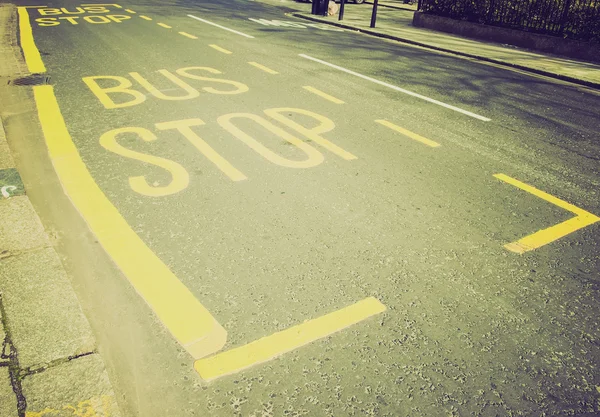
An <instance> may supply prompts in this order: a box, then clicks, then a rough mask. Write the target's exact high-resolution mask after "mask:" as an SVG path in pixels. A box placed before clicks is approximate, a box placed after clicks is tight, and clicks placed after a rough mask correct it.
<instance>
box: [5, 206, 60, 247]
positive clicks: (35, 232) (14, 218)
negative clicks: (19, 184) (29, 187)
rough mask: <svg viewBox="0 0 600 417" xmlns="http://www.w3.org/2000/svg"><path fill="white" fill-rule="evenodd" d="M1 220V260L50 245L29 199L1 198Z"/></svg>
mask: <svg viewBox="0 0 600 417" xmlns="http://www.w3.org/2000/svg"><path fill="white" fill-rule="evenodd" d="M0 219H2V221H1V222H0V258H3V257H6V256H10V255H11V254H13V255H14V254H17V253H20V252H23V251H27V250H31V249H35V248H40V247H46V246H49V245H50V241H49V240H48V237H47V235H46V233H45V231H44V227H43V226H42V223H41V222H40V220H39V218H38V216H37V214H36V213H35V210H34V209H33V207H32V206H31V203H30V202H29V199H28V198H27V197H25V196H17V197H11V198H1V199H0Z"/></svg>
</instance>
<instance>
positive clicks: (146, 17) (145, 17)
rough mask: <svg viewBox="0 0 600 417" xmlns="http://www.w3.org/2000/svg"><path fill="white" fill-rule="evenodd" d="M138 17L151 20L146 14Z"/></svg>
mask: <svg viewBox="0 0 600 417" xmlns="http://www.w3.org/2000/svg"><path fill="white" fill-rule="evenodd" d="M140 17H141V18H142V19H144V20H148V21H150V20H152V18H151V17H148V16H144V15H140Z"/></svg>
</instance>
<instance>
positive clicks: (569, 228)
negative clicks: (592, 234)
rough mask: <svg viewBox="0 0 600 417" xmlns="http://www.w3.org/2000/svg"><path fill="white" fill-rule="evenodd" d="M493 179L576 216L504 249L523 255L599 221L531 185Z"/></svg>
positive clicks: (501, 178) (500, 176)
mask: <svg viewBox="0 0 600 417" xmlns="http://www.w3.org/2000/svg"><path fill="white" fill-rule="evenodd" d="M494 177H496V178H497V179H499V180H501V181H504V182H506V183H508V184H511V185H514V186H515V187H517V188H520V189H521V190H523V191H527V192H528V193H530V194H533V195H535V196H536V197H539V198H541V199H542V200H545V201H547V202H549V203H552V204H554V205H556V206H558V207H560V208H562V209H565V210H568V211H570V212H571V213H574V214H576V217H573V218H571V219H569V220H566V221H564V222H562V223H559V224H556V225H554V226H552V227H549V228H547V229H543V230H540V231H538V232H535V233H533V234H531V235H528V236H525V237H524V238H522V239H519V240H517V241H516V242H511V243H507V244H506V245H504V247H505V248H506V249H508V250H509V251H511V252H515V253H519V254H522V253H525V252H528V251H531V250H534V249H537V248H539V247H541V246H544V245H547V244H548V243H551V242H554V241H555V240H558V239H560V238H561V237H564V236H566V235H568V234H570V233H573V232H575V231H577V230H579V229H582V228H584V227H586V226H589V225H591V224H594V223H596V222H598V221H600V217H598V216H595V215H593V214H592V213H589V212H587V211H585V210H583V209H580V208H579V207H577V206H574V205H573V204H570V203H567V202H566V201H563V200H561V199H559V198H556V197H554V196H552V195H550V194H548V193H545V192H544V191H541V190H538V189H537V188H535V187H532V186H531V185H528V184H525V183H523V182H521V181H519V180H516V179H514V178H511V177H509V176H508V175H504V174H494Z"/></svg>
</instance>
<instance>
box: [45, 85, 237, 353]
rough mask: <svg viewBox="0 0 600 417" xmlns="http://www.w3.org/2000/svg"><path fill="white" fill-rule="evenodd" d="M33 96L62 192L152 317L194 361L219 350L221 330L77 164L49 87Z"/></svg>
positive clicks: (223, 337)
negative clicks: (145, 305) (159, 322)
mask: <svg viewBox="0 0 600 417" xmlns="http://www.w3.org/2000/svg"><path fill="white" fill-rule="evenodd" d="M33 94H34V98H35V103H36V106H37V111H38V116H39V120H40V124H41V126H42V131H43V133H44V137H45V139H46V145H47V147H48V151H49V154H50V159H51V160H52V163H53V165H54V169H55V170H56V173H57V175H58V177H59V179H60V182H61V183H62V186H63V189H64V190H65V193H66V194H67V195H68V196H69V198H70V199H71V201H72V202H73V205H74V206H75V207H76V208H77V210H78V211H79V213H80V214H81V216H82V217H83V218H84V219H85V221H86V222H87V224H88V226H89V228H90V230H91V231H92V232H93V233H94V234H95V235H96V237H97V239H98V241H99V242H100V244H101V245H102V246H103V247H104V250H106V252H107V253H108V254H109V256H110V257H111V258H112V259H113V261H114V262H115V264H116V265H117V266H118V267H119V268H120V269H121V271H122V272H123V274H124V275H125V276H126V277H127V279H128V280H129V282H130V283H131V284H132V285H133V287H134V288H135V289H136V291H137V292H138V294H140V296H141V297H142V298H143V299H144V300H145V301H146V303H148V305H149V306H150V307H151V308H152V310H153V311H154V313H155V314H156V316H157V317H158V318H159V319H160V320H161V321H162V322H163V324H164V325H165V327H166V328H167V329H168V330H169V331H170V332H171V334H172V335H173V336H174V337H175V339H177V341H178V342H179V343H181V345H182V346H183V347H184V348H185V349H186V350H187V351H188V352H189V353H190V354H191V355H192V356H193V357H194V358H195V359H200V358H203V357H205V356H207V355H210V354H212V353H214V352H217V351H218V350H220V349H221V348H222V347H223V345H224V344H225V342H226V339H227V332H226V331H225V329H223V327H221V325H220V324H219V323H218V322H217V321H216V320H215V319H214V317H213V316H212V315H211V314H210V313H209V312H208V310H206V308H205V307H204V306H203V305H202V304H200V302H199V301H198V300H197V299H196V298H195V297H194V296H193V294H192V293H191V292H190V291H189V290H188V289H187V288H186V287H185V285H183V283H181V281H179V280H178V279H177V277H176V276H175V275H174V274H173V273H172V272H171V271H170V270H169V268H168V267H167V266H166V265H165V264H164V263H163V262H162V261H161V260H160V259H159V258H158V257H157V256H156V255H155V254H154V253H153V252H152V250H150V248H148V246H146V244H145V243H144V242H143V241H142V240H141V239H140V238H139V236H138V235H137V234H136V233H135V232H134V231H133V230H132V229H131V227H130V226H129V224H128V223H127V222H126V221H125V219H124V218H123V217H122V216H121V214H120V213H119V211H118V210H117V209H116V208H115V206H113V205H112V204H111V202H110V201H109V200H108V198H106V196H105V195H104V193H103V192H102V190H101V189H100V188H99V187H98V185H97V184H96V183H95V182H94V179H93V178H92V176H91V175H90V173H89V171H88V170H87V168H86V166H85V164H84V163H83V161H82V160H81V156H80V155H79V152H77V148H76V147H75V144H74V143H73V140H72V139H71V136H70V135H69V131H68V130H67V127H66V125H65V121H64V119H63V117H62V114H61V112H60V108H59V107H58V103H57V101H56V97H55V95H54V89H53V87H52V86H49V85H45V86H35V87H33Z"/></svg>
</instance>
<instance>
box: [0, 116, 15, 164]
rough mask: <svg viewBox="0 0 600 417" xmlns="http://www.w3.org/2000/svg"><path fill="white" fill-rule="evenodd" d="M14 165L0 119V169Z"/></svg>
mask: <svg viewBox="0 0 600 417" xmlns="http://www.w3.org/2000/svg"><path fill="white" fill-rule="evenodd" d="M1 111H2V110H1V109H0V112H1ZM14 166H15V162H14V161H13V159H12V156H11V154H10V149H9V148H8V143H7V142H6V134H5V132H4V127H3V126H2V121H1V120H0V170H1V169H7V168H13V167H14Z"/></svg>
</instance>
